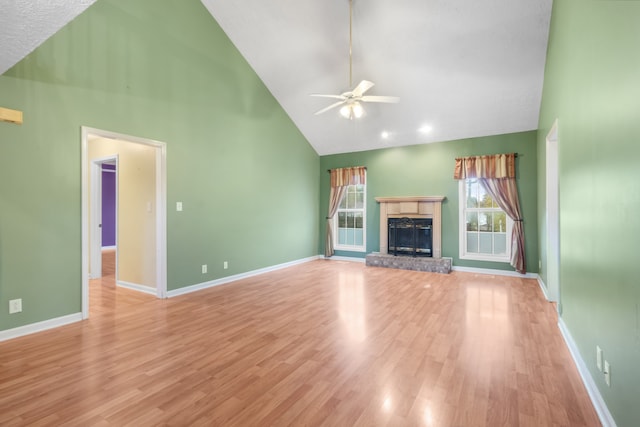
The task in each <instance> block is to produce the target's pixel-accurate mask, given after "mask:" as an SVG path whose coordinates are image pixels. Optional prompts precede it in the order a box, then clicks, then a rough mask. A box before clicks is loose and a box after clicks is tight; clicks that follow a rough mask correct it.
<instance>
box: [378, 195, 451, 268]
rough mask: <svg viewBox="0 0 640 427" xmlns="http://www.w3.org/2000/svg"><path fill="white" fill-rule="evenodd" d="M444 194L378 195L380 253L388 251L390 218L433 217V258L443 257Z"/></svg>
mask: <svg viewBox="0 0 640 427" xmlns="http://www.w3.org/2000/svg"><path fill="white" fill-rule="evenodd" d="M444 199H445V198H444V196H412V197H376V202H378V203H379V204H380V254H387V253H388V234H387V222H388V221H387V220H388V219H389V218H431V220H432V221H433V223H432V230H431V232H432V238H433V258H442V201H443V200H444Z"/></svg>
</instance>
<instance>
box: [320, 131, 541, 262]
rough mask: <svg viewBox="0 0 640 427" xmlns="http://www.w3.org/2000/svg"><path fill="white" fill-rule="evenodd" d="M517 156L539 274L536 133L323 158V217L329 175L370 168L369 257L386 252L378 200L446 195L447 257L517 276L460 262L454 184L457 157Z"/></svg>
mask: <svg viewBox="0 0 640 427" xmlns="http://www.w3.org/2000/svg"><path fill="white" fill-rule="evenodd" d="M513 152H517V153H518V159H517V162H516V171H517V180H518V188H519V193H520V204H521V208H522V211H523V217H524V227H525V246H526V249H525V250H526V258H527V271H530V272H536V271H537V270H538V244H537V234H538V229H537V221H538V220H537V199H536V194H537V193H536V192H537V175H536V174H537V160H536V159H537V158H536V132H535V131H533V132H523V133H514V134H509V135H498V136H488V137H483V138H472V139H465V140H459V141H449V142H440V143H433V144H423V145H411V146H406V147H400V148H389V149H382V150H372V151H362V152H356V153H348V154H336V155H331V156H323V157H321V158H320V169H321V171H320V174H321V190H320V197H321V199H320V209H321V212H322V214H323V216H322V218H324V216H326V214H327V210H328V204H329V174H328V173H327V172H326V170H327V169H333V168H338V167H347V166H366V167H367V253H370V252H377V251H379V250H380V208H379V206H378V204H377V202H376V201H375V198H376V197H395V196H445V197H446V200H445V201H444V202H443V204H442V256H445V257H452V258H453V264H454V265H455V266H463V267H475V268H491V269H497V270H511V271H513V267H511V266H510V265H509V264H508V263H498V262H484V261H469V260H461V259H460V258H459V251H458V246H459V240H458V239H459V237H458V229H459V224H458V218H459V217H458V205H459V203H458V182H457V181H455V180H454V179H453V168H454V165H455V158H456V157H464V156H474V155H483V154H498V153H513ZM325 226H326V224H325V220H324V219H321V220H320V233H321V236H324V233H325ZM319 253H324V239H320V246H319ZM336 255H338V256H350V257H364V256H365V254H364V253H360V252H344V251H336Z"/></svg>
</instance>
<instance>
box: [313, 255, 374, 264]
mask: <svg viewBox="0 0 640 427" xmlns="http://www.w3.org/2000/svg"><path fill="white" fill-rule="evenodd" d="M321 257H322V258H324V259H326V260H328V261H350V262H362V263H364V262H365V261H366V260H365V259H364V258H356V257H350V256H336V255H334V256H331V257H326V256H321Z"/></svg>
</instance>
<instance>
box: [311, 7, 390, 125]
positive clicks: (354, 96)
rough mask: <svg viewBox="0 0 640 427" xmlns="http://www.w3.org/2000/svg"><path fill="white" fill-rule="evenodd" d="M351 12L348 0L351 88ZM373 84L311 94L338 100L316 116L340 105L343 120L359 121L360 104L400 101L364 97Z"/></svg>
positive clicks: (350, 80)
mask: <svg viewBox="0 0 640 427" xmlns="http://www.w3.org/2000/svg"><path fill="white" fill-rule="evenodd" d="M352 10H353V0H349V86H350V87H352V86H353V82H352V67H353V60H352V44H353V43H352V36H351V34H352V15H353V13H352ZM373 86H374V84H373V83H372V82H370V81H368V80H362V81H361V82H360V83H358V85H357V86H356V87H355V88H354V89H353V90H351V91H347V92H344V93H342V94H340V95H322V94H311V96H319V97H323V98H334V99H339V101H338V102H335V103H333V104H331V105H329V106H328V107H325V108H323V109H321V110H319V111H316V113H315V114H316V115H318V114H322V113H324V112H326V111H329V110H331V109H333V108H335V107H338V106H340V105H342V107H341V108H340V115H341V116H342V117H344V118H345V119H349V120H353V119H354V118H356V119H359V118H360V117H362V116H364V108H363V107H362V104H361V102H384V103H397V102H398V101H400V98H398V97H396V96H375V95H374V96H365V95H364V93H365V92H366V91H368V90H369V89H371V88H372V87H373Z"/></svg>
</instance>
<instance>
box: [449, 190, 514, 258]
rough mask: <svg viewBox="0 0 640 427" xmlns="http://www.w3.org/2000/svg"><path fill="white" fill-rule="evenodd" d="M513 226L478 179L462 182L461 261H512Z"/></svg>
mask: <svg viewBox="0 0 640 427" xmlns="http://www.w3.org/2000/svg"><path fill="white" fill-rule="evenodd" d="M512 227H513V221H512V220H511V218H509V216H508V215H507V214H506V213H505V212H504V211H503V210H502V209H500V208H499V207H498V205H497V203H496V202H495V201H494V200H493V199H492V198H491V196H490V195H489V194H488V193H487V191H486V190H485V189H484V187H483V186H482V185H481V184H480V182H479V181H478V180H477V179H467V180H460V258H462V259H473V260H480V261H501V262H502V261H503V262H509V260H510V257H511V229H512Z"/></svg>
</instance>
